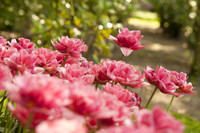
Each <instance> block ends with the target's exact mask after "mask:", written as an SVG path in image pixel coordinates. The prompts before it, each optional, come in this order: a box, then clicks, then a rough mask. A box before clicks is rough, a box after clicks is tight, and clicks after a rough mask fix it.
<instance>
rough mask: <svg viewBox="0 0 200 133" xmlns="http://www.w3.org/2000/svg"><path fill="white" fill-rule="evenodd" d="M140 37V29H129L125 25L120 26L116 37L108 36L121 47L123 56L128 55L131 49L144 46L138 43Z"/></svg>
mask: <svg viewBox="0 0 200 133" xmlns="http://www.w3.org/2000/svg"><path fill="white" fill-rule="evenodd" d="M142 37H143V36H142V35H140V31H134V30H133V31H129V29H128V28H126V27H125V28H122V31H120V30H119V34H117V38H115V37H113V36H110V37H109V39H111V40H113V41H114V42H115V43H117V45H119V46H120V47H121V51H122V53H123V54H124V56H128V55H129V54H130V53H131V52H132V51H133V50H139V49H142V48H145V47H146V46H142V45H141V43H140V39H141V38H142Z"/></svg>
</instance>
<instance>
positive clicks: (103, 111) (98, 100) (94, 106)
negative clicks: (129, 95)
mask: <svg viewBox="0 0 200 133" xmlns="http://www.w3.org/2000/svg"><path fill="white" fill-rule="evenodd" d="M68 88H69V90H70V101H72V102H71V104H70V105H68V106H67V107H68V108H69V109H70V110H72V111H74V112H77V113H78V114H81V115H84V116H86V117H88V118H89V120H90V122H91V120H92V121H93V122H94V123H93V124H92V125H93V127H96V126H95V123H96V124H97V125H98V124H100V123H101V124H104V125H106V124H109V125H112V124H115V123H123V122H124V121H125V120H127V119H130V118H131V112H130V110H129V108H128V107H126V105H125V104H124V103H123V102H121V101H119V100H118V98H117V97H116V96H114V95H111V94H108V93H106V92H101V91H100V90H98V91H96V90H95V88H94V87H93V86H91V85H85V84H83V83H82V82H80V81H79V82H73V83H71V84H69V86H68ZM90 122H89V123H90ZM90 126H91V123H90Z"/></svg>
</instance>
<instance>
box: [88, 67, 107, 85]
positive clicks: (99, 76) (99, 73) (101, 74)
mask: <svg viewBox="0 0 200 133" xmlns="http://www.w3.org/2000/svg"><path fill="white" fill-rule="evenodd" d="M89 73H90V74H93V75H94V76H95V80H94V82H95V83H99V84H105V83H107V82H109V81H110V80H111V79H110V78H109V77H108V75H107V68H106V66H103V65H102V64H95V65H93V66H91V68H90V72H89Z"/></svg>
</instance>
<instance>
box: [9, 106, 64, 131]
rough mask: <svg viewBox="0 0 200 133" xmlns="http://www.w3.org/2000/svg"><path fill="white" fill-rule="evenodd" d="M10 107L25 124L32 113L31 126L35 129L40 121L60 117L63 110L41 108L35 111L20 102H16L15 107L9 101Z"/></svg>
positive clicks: (15, 115) (24, 124)
mask: <svg viewBox="0 0 200 133" xmlns="http://www.w3.org/2000/svg"><path fill="white" fill-rule="evenodd" d="M8 108H9V110H10V112H11V113H12V115H13V116H14V117H15V118H16V119H17V120H18V121H19V122H20V123H21V124H22V125H23V126H26V124H27V122H28V118H30V115H32V119H31V123H30V125H29V126H30V128H31V129H34V128H35V127H36V126H37V125H38V124H39V123H41V122H42V121H45V120H48V119H50V118H51V119H52V118H57V117H60V116H61V115H62V114H61V113H62V112H60V111H59V110H46V109H41V110H39V111H34V110H31V109H28V108H25V107H23V106H22V105H20V104H16V105H15V107H14V106H13V105H12V104H11V103H8Z"/></svg>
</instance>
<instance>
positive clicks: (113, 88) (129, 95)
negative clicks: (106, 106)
mask: <svg viewBox="0 0 200 133" xmlns="http://www.w3.org/2000/svg"><path fill="white" fill-rule="evenodd" d="M104 90H105V91H106V92H107V93H110V94H112V95H115V96H116V97H117V98H118V99H119V100H120V101H122V102H124V103H125V105H126V106H127V107H129V108H130V109H131V111H134V110H137V109H139V108H140V105H141V102H142V99H141V98H140V97H138V94H137V93H134V92H133V91H129V90H127V89H124V88H123V87H122V86H120V85H119V84H117V85H112V84H110V83H107V84H106V85H105V88H104Z"/></svg>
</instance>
